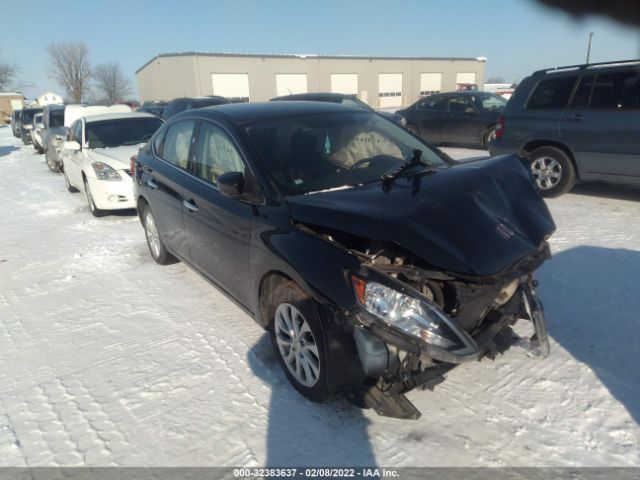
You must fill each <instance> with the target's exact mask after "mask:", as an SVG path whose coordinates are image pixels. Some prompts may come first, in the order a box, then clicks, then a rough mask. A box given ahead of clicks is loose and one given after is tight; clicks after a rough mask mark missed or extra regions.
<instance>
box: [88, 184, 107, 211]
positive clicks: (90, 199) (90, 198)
mask: <svg viewBox="0 0 640 480" xmlns="http://www.w3.org/2000/svg"><path fill="white" fill-rule="evenodd" d="M84 196H85V198H86V199H87V204H89V210H90V211H91V215H93V216H94V217H104V216H105V215H106V214H107V212H106V211H105V210H100V209H99V208H98V207H96V202H95V201H94V200H93V195H91V188H89V182H88V181H87V179H86V178H85V179H84Z"/></svg>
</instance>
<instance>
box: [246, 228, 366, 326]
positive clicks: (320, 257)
mask: <svg viewBox="0 0 640 480" xmlns="http://www.w3.org/2000/svg"><path fill="white" fill-rule="evenodd" d="M252 236H254V242H253V245H252V252H251V269H252V271H251V278H252V279H253V283H254V285H253V287H254V288H253V292H254V295H255V297H254V304H255V307H256V308H255V310H254V311H255V312H256V320H257V321H258V323H260V324H261V325H262V326H264V327H266V326H267V323H268V319H263V318H261V317H260V308H259V295H260V287H261V285H262V281H263V280H264V278H266V277H267V276H268V275H270V274H272V273H278V274H281V275H284V276H287V277H289V278H291V279H292V280H293V281H294V282H296V283H297V284H298V285H299V286H300V288H302V289H303V290H304V291H305V292H306V293H307V294H308V295H309V296H311V297H312V298H314V299H315V300H316V301H317V302H318V303H320V304H323V305H331V306H332V307H333V308H337V309H349V308H351V307H353V306H354V304H355V297H354V294H353V291H352V288H351V285H350V283H349V279H348V275H347V274H346V273H347V272H349V271H357V270H358V269H359V267H360V262H359V261H358V259H357V257H356V256H355V255H353V254H351V253H349V252H348V251H347V250H345V249H344V248H342V247H340V246H339V245H336V244H333V243H331V242H330V241H328V240H325V239H323V238H320V237H319V236H315V235H314V234H312V233H307V232H304V231H302V230H299V229H297V228H295V227H291V228H288V229H286V230H284V229H278V228H273V227H266V226H265V227H264V228H259V229H258V230H257V231H253V232H252ZM309 252H312V254H309Z"/></svg>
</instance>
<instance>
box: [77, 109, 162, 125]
mask: <svg viewBox="0 0 640 480" xmlns="http://www.w3.org/2000/svg"><path fill="white" fill-rule="evenodd" d="M127 118H156V119H157V118H158V117H156V116H155V115H151V114H150V113H144V112H126V113H104V114H101V115H91V116H90V117H85V120H86V122H87V123H93V122H100V121H102V120H121V119H127Z"/></svg>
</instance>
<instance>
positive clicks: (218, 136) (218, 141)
mask: <svg viewBox="0 0 640 480" xmlns="http://www.w3.org/2000/svg"><path fill="white" fill-rule="evenodd" d="M228 172H240V173H244V163H243V161H242V158H241V157H240V154H239V153H238V150H237V149H236V146H235V144H234V143H233V141H232V140H231V139H230V138H229V136H228V135H227V134H226V132H225V131H224V130H222V129H221V128H220V127H218V126H216V125H214V124H212V123H202V124H201V126H200V133H199V134H198V142H197V151H196V157H195V168H194V173H195V175H196V176H197V177H198V178H200V179H202V180H204V181H206V182H209V183H212V184H213V185H216V184H217V183H218V177H219V176H220V175H222V174H223V173H228Z"/></svg>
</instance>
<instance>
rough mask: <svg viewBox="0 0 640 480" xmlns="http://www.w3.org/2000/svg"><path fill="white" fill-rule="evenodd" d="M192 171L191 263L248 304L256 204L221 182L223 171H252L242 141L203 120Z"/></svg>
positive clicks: (187, 216) (188, 213)
mask: <svg viewBox="0 0 640 480" xmlns="http://www.w3.org/2000/svg"><path fill="white" fill-rule="evenodd" d="M192 172H193V176H191V177H189V179H188V181H187V183H186V184H185V198H184V207H185V210H184V225H185V229H186V231H187V237H188V241H189V251H190V253H191V262H192V263H193V265H194V266H195V267H196V268H197V269H198V270H200V271H201V272H203V273H204V274H205V275H207V276H208V277H209V278H211V279H212V280H213V281H214V282H216V283H217V284H218V285H220V286H221V287H222V288H223V289H224V290H225V291H227V292H228V293H229V294H231V295H232V296H233V297H234V298H235V299H236V300H238V301H239V302H240V303H241V304H243V305H244V306H245V307H248V306H249V305H250V291H251V290H250V288H248V285H249V283H250V282H249V243H250V234H251V218H252V216H253V206H252V205H250V204H248V203H244V202H242V201H240V200H237V199H232V198H229V197H226V196H225V195H222V194H221V193H220V191H219V190H218V186H217V178H218V177H219V176H220V175H222V174H223V173H227V172H242V173H245V175H246V173H248V172H246V168H245V162H244V158H243V155H242V153H241V152H240V149H239V147H238V145H237V143H236V142H235V140H234V139H233V137H232V136H231V135H230V134H229V133H228V132H227V131H226V130H225V129H224V128H223V127H222V126H221V125H219V124H217V123H213V122H211V121H204V120H203V121H201V122H200V126H199V129H198V139H197V141H196V142H195V154H194V161H193V170H192Z"/></svg>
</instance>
